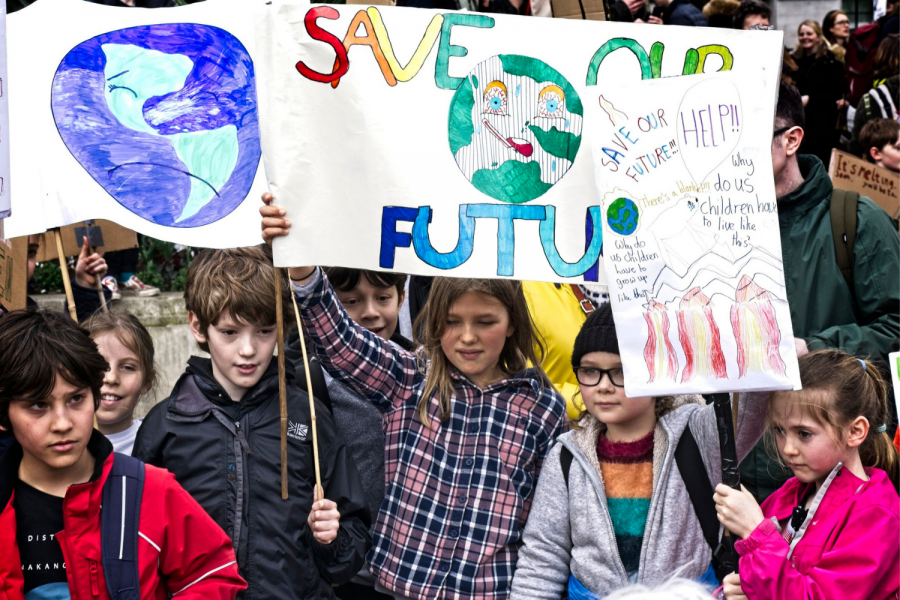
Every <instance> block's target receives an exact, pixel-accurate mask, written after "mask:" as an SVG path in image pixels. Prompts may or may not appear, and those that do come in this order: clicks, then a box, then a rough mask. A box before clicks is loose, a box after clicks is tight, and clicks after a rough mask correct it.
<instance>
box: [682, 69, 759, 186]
mask: <svg viewBox="0 0 900 600" xmlns="http://www.w3.org/2000/svg"><path fill="white" fill-rule="evenodd" d="M743 123H744V121H743V113H742V111H741V98H740V96H739V95H738V90H737V87H736V86H735V85H734V84H733V83H731V82H730V81H722V80H707V81H704V82H701V83H698V84H697V85H695V86H693V87H692V88H690V89H689V90H688V91H687V93H686V94H685V95H684V98H682V100H681V105H680V106H679V107H678V114H677V116H676V127H677V133H678V138H677V139H678V152H679V154H681V158H682V160H683V161H684V166H685V167H687V170H688V172H689V173H690V174H691V178H693V180H694V182H696V183H698V184H700V183H703V182H704V181H706V178H707V177H709V174H710V173H712V171H713V170H714V169H715V168H716V167H718V166H719V165H720V164H722V162H723V161H724V160H725V159H726V158H727V157H728V156H729V155H730V154H731V151H732V150H734V148H735V147H736V146H737V143H738V140H740V137H741V130H742V129H743Z"/></svg>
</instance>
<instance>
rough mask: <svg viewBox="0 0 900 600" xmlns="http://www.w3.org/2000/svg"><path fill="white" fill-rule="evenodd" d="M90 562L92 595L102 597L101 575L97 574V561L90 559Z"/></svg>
mask: <svg viewBox="0 0 900 600" xmlns="http://www.w3.org/2000/svg"><path fill="white" fill-rule="evenodd" d="M88 564H89V565H90V571H91V595H92V596H93V597H94V598H99V597H100V581H99V576H98V574H97V561H96V560H91V559H88Z"/></svg>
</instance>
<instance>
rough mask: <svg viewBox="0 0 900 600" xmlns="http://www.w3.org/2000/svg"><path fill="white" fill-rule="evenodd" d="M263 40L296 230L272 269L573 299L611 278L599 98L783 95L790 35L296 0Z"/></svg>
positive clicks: (263, 78)
mask: <svg viewBox="0 0 900 600" xmlns="http://www.w3.org/2000/svg"><path fill="white" fill-rule="evenodd" d="M257 40H258V45H257V57H256V58H257V61H256V62H257V66H258V77H259V82H260V85H259V90H260V118H261V121H260V122H261V127H262V134H263V135H262V139H263V151H264V154H265V156H266V174H267V177H268V179H269V183H270V187H271V189H272V191H273V193H274V194H275V196H276V198H277V203H278V204H280V205H282V206H284V207H286V209H287V214H288V216H289V217H291V218H292V223H293V227H292V229H291V234H290V235H289V236H287V237H286V238H281V239H278V240H276V242H275V260H276V264H278V265H279V266H299V265H307V264H324V265H339V266H345V267H355V268H363V269H375V270H396V271H400V272H405V273H417V274H428V275H454V276H465V277H515V278H517V279H532V280H543V281H562V282H573V281H600V282H602V281H603V280H604V279H605V277H604V275H603V270H602V268H600V265H599V263H600V260H599V259H600V249H601V245H602V241H603V237H602V229H601V222H602V219H601V218H600V199H599V196H598V193H597V188H596V186H595V184H594V172H593V160H592V147H594V146H596V145H597V144H598V143H600V142H601V140H598V139H597V137H596V136H597V128H596V124H597V122H598V121H599V120H600V119H608V117H607V116H606V115H605V114H604V112H603V111H602V109H601V106H600V99H601V96H603V95H606V94H608V93H610V92H611V91H617V92H623V93H627V94H630V98H631V99H632V100H633V101H637V100H642V99H644V98H645V95H646V93H645V91H644V90H645V88H644V87H643V86H642V85H640V84H641V81H642V80H643V79H647V80H649V79H657V78H660V77H674V78H675V79H682V78H680V77H678V76H679V75H681V74H682V73H695V74H702V73H711V72H715V71H718V70H720V69H722V70H734V72H735V73H739V74H741V75H745V76H748V77H750V76H753V77H756V78H757V79H759V77H758V76H759V74H760V73H762V72H763V70H765V72H766V73H768V74H769V75H768V77H769V79H771V80H773V81H774V78H776V77H777V72H778V65H779V61H780V56H781V52H782V47H781V43H782V36H781V33H780V32H764V33H760V32H742V31H732V30H723V29H706V28H681V27H647V26H643V25H634V24H622V23H606V22H594V21H576V20H568V19H533V18H532V19H528V18H521V17H512V16H505V15H491V16H487V15H481V14H468V13H459V12H447V13H440V12H436V11H427V10H409V9H403V8H396V7H384V8H376V7H369V8H367V9H361V8H358V7H352V6H341V5H335V6H309V5H307V4H305V3H301V2H299V1H289V0H273V1H272V2H270V3H266V5H265V12H264V13H263V18H262V19H261V20H260V23H259V27H258V35H257ZM703 78H704V75H691V76H688V77H684V78H683V79H685V80H691V81H693V82H695V83H699V82H700V81H702V80H703ZM772 97H773V96H772V95H770V96H769V105H768V107H767V108H768V110H767V111H766V112H763V113H759V114H757V113H751V114H749V115H748V118H749V121H750V125H751V126H757V127H760V128H767V127H770V126H771V122H772V104H771V101H772V100H771V99H772ZM673 135H674V134H673ZM603 143H606V142H605V141H604V142H603ZM766 148H768V146H766Z"/></svg>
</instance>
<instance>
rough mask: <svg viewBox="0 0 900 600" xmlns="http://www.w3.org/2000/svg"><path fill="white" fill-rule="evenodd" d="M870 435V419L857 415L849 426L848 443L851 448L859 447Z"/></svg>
mask: <svg viewBox="0 0 900 600" xmlns="http://www.w3.org/2000/svg"><path fill="white" fill-rule="evenodd" d="M868 435H869V420H868V419H866V418H865V417H856V418H855V419H854V420H853V421H852V422H851V423H850V426H849V427H848V428H847V445H848V446H849V447H850V448H859V447H860V446H861V445H862V443H863V442H864V441H866V437H867V436H868Z"/></svg>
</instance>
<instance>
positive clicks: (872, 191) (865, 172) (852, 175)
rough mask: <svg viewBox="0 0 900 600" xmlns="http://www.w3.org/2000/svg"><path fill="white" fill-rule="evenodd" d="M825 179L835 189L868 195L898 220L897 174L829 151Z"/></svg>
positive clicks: (899, 176)
mask: <svg viewBox="0 0 900 600" xmlns="http://www.w3.org/2000/svg"><path fill="white" fill-rule="evenodd" d="M828 176H829V177H831V183H833V184H834V187H836V188H838V189H841V190H848V191H851V192H859V195H860V196H868V197H869V198H871V199H872V200H874V201H875V203H876V204H878V206H880V207H881V208H883V209H884V210H885V211H886V212H887V214H889V215H891V216H892V217H893V218H895V219H897V218H900V174H897V173H894V172H893V171H889V170H888V169H884V168H882V167H879V166H878V165H875V164H872V163H870V162H866V161H864V160H863V159H861V158H858V157H856V156H853V155H852V154H847V153H846V152H841V151H840V150H832V151H831V163H830V164H829V166H828Z"/></svg>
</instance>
